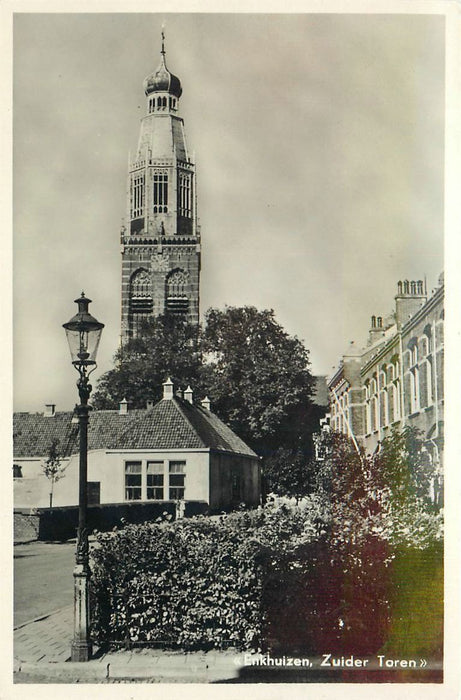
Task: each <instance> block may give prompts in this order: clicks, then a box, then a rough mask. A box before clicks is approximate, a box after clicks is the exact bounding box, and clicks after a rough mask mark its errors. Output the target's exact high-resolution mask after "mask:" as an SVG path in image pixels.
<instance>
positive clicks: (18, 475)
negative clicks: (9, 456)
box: [13, 464, 22, 479]
mask: <svg viewBox="0 0 461 700" xmlns="http://www.w3.org/2000/svg"><path fill="white" fill-rule="evenodd" d="M13 479H22V467H21V466H20V465H19V464H13Z"/></svg>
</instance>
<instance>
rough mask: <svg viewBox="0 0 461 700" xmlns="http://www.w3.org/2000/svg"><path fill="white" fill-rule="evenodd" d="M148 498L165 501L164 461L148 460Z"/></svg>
mask: <svg viewBox="0 0 461 700" xmlns="http://www.w3.org/2000/svg"><path fill="white" fill-rule="evenodd" d="M146 477H147V499H148V500H151V499H155V500H160V501H163V481H164V475H163V462H147V474H146Z"/></svg>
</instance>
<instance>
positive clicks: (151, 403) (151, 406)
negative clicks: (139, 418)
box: [146, 401, 154, 411]
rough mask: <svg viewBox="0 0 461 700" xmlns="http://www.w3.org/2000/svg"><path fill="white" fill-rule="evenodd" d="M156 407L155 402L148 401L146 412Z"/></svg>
mask: <svg viewBox="0 0 461 700" xmlns="http://www.w3.org/2000/svg"><path fill="white" fill-rule="evenodd" d="M153 407H154V402H153V401H146V410H147V411H148V410H149V409H150V408H153Z"/></svg>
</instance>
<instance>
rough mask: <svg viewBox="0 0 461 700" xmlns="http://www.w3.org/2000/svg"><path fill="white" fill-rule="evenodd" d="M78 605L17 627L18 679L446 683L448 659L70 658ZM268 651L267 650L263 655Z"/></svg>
mask: <svg viewBox="0 0 461 700" xmlns="http://www.w3.org/2000/svg"><path fill="white" fill-rule="evenodd" d="M72 629H73V610H72V607H65V608H62V609H61V610H57V611H55V612H53V613H51V614H49V615H47V616H44V617H41V618H38V619H36V620H32V621H31V622H27V623H25V624H24V625H21V626H20V627H17V628H16V629H15V630H14V678H13V682H14V683H319V682H320V683H337V682H346V683H351V682H352V683H357V682H360V683H364V682H373V683H396V682H397V683H401V682H404V683H407V682H417V683H441V682H442V679H443V671H442V663H441V661H440V663H431V664H430V665H429V666H428V667H427V668H424V669H420V668H418V669H410V668H408V669H402V670H397V669H396V670H395V671H394V670H392V669H391V670H389V671H388V672H383V671H382V670H381V671H380V670H377V667H376V660H375V662H374V663H372V662H370V665H369V670H368V671H367V670H365V669H362V668H359V669H355V668H354V669H352V670H351V669H346V668H343V669H337V670H336V671H335V670H330V669H326V668H322V664H321V660H322V659H321V658H317V657H312V658H311V664H310V668H304V667H291V665H289V666H287V667H280V668H277V667H274V666H270V667H265V665H264V664H262V665H259V664H254V663H253V662H254V661H255V660H257V658H254V657H258V656H260V655H258V654H250V653H246V654H242V653H239V652H236V651H235V650H228V651H209V652H187V653H186V652H183V651H164V650H162V649H145V648H142V649H135V650H133V651H125V650H120V651H115V652H109V653H98V652H97V650H94V657H93V658H92V659H91V661H87V662H84V663H83V662H82V663H77V662H71V661H69V658H70V648H71V641H72ZM263 656H264V655H263Z"/></svg>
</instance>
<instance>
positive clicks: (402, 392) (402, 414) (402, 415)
mask: <svg viewBox="0 0 461 700" xmlns="http://www.w3.org/2000/svg"><path fill="white" fill-rule="evenodd" d="M399 353H400V422H401V426H402V428H404V427H405V424H406V420H405V389H404V385H405V382H404V375H403V344H402V333H400V332H399Z"/></svg>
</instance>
